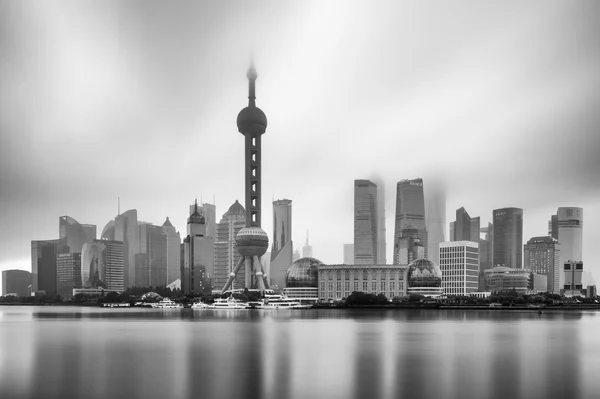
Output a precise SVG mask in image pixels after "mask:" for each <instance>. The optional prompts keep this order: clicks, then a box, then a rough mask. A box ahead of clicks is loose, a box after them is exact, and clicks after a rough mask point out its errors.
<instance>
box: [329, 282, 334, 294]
mask: <svg viewBox="0 0 600 399" xmlns="http://www.w3.org/2000/svg"><path fill="white" fill-rule="evenodd" d="M328 294H329V296H331V295H333V281H330V282H329V292H328Z"/></svg>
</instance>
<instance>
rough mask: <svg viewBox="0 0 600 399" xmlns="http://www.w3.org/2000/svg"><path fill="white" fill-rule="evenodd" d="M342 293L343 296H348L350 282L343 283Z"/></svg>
mask: <svg viewBox="0 0 600 399" xmlns="http://www.w3.org/2000/svg"><path fill="white" fill-rule="evenodd" d="M344 291H345V292H344V294H345V295H350V281H346V282H345V283H344Z"/></svg>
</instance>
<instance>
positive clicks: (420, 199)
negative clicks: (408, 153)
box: [394, 178, 429, 265]
mask: <svg viewBox="0 0 600 399" xmlns="http://www.w3.org/2000/svg"><path fill="white" fill-rule="evenodd" d="M409 226H410V227H411V228H415V229H417V232H418V237H413V238H419V240H420V241H421V243H422V244H423V248H424V250H425V256H424V257H425V258H427V257H428V245H429V244H428V243H429V240H428V237H427V228H426V225H425V197H424V194H423V179H420V178H417V179H413V180H401V181H399V182H398V185H397V187H396V223H395V226H394V264H395V265H397V264H399V258H398V251H399V250H400V247H399V240H400V237H402V236H403V232H402V230H404V229H406V228H407V227H409Z"/></svg>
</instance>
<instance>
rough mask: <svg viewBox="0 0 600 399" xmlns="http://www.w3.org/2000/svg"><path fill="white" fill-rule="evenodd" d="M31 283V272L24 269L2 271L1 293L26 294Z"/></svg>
mask: <svg viewBox="0 0 600 399" xmlns="http://www.w3.org/2000/svg"><path fill="white" fill-rule="evenodd" d="M30 285H31V273H30V272H28V271H26V270H3V271H2V295H6V294H16V295H17V296H28V295H29V286H30Z"/></svg>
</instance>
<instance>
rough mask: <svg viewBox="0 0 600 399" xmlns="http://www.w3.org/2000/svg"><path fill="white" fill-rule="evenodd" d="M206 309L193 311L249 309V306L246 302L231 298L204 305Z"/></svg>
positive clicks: (219, 299)
mask: <svg viewBox="0 0 600 399" xmlns="http://www.w3.org/2000/svg"><path fill="white" fill-rule="evenodd" d="M205 305H207V306H206V308H194V309H249V308H250V304H249V303H248V302H242V301H239V300H237V299H235V298H233V297H229V298H218V299H215V301H214V302H213V303H212V304H205Z"/></svg>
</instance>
